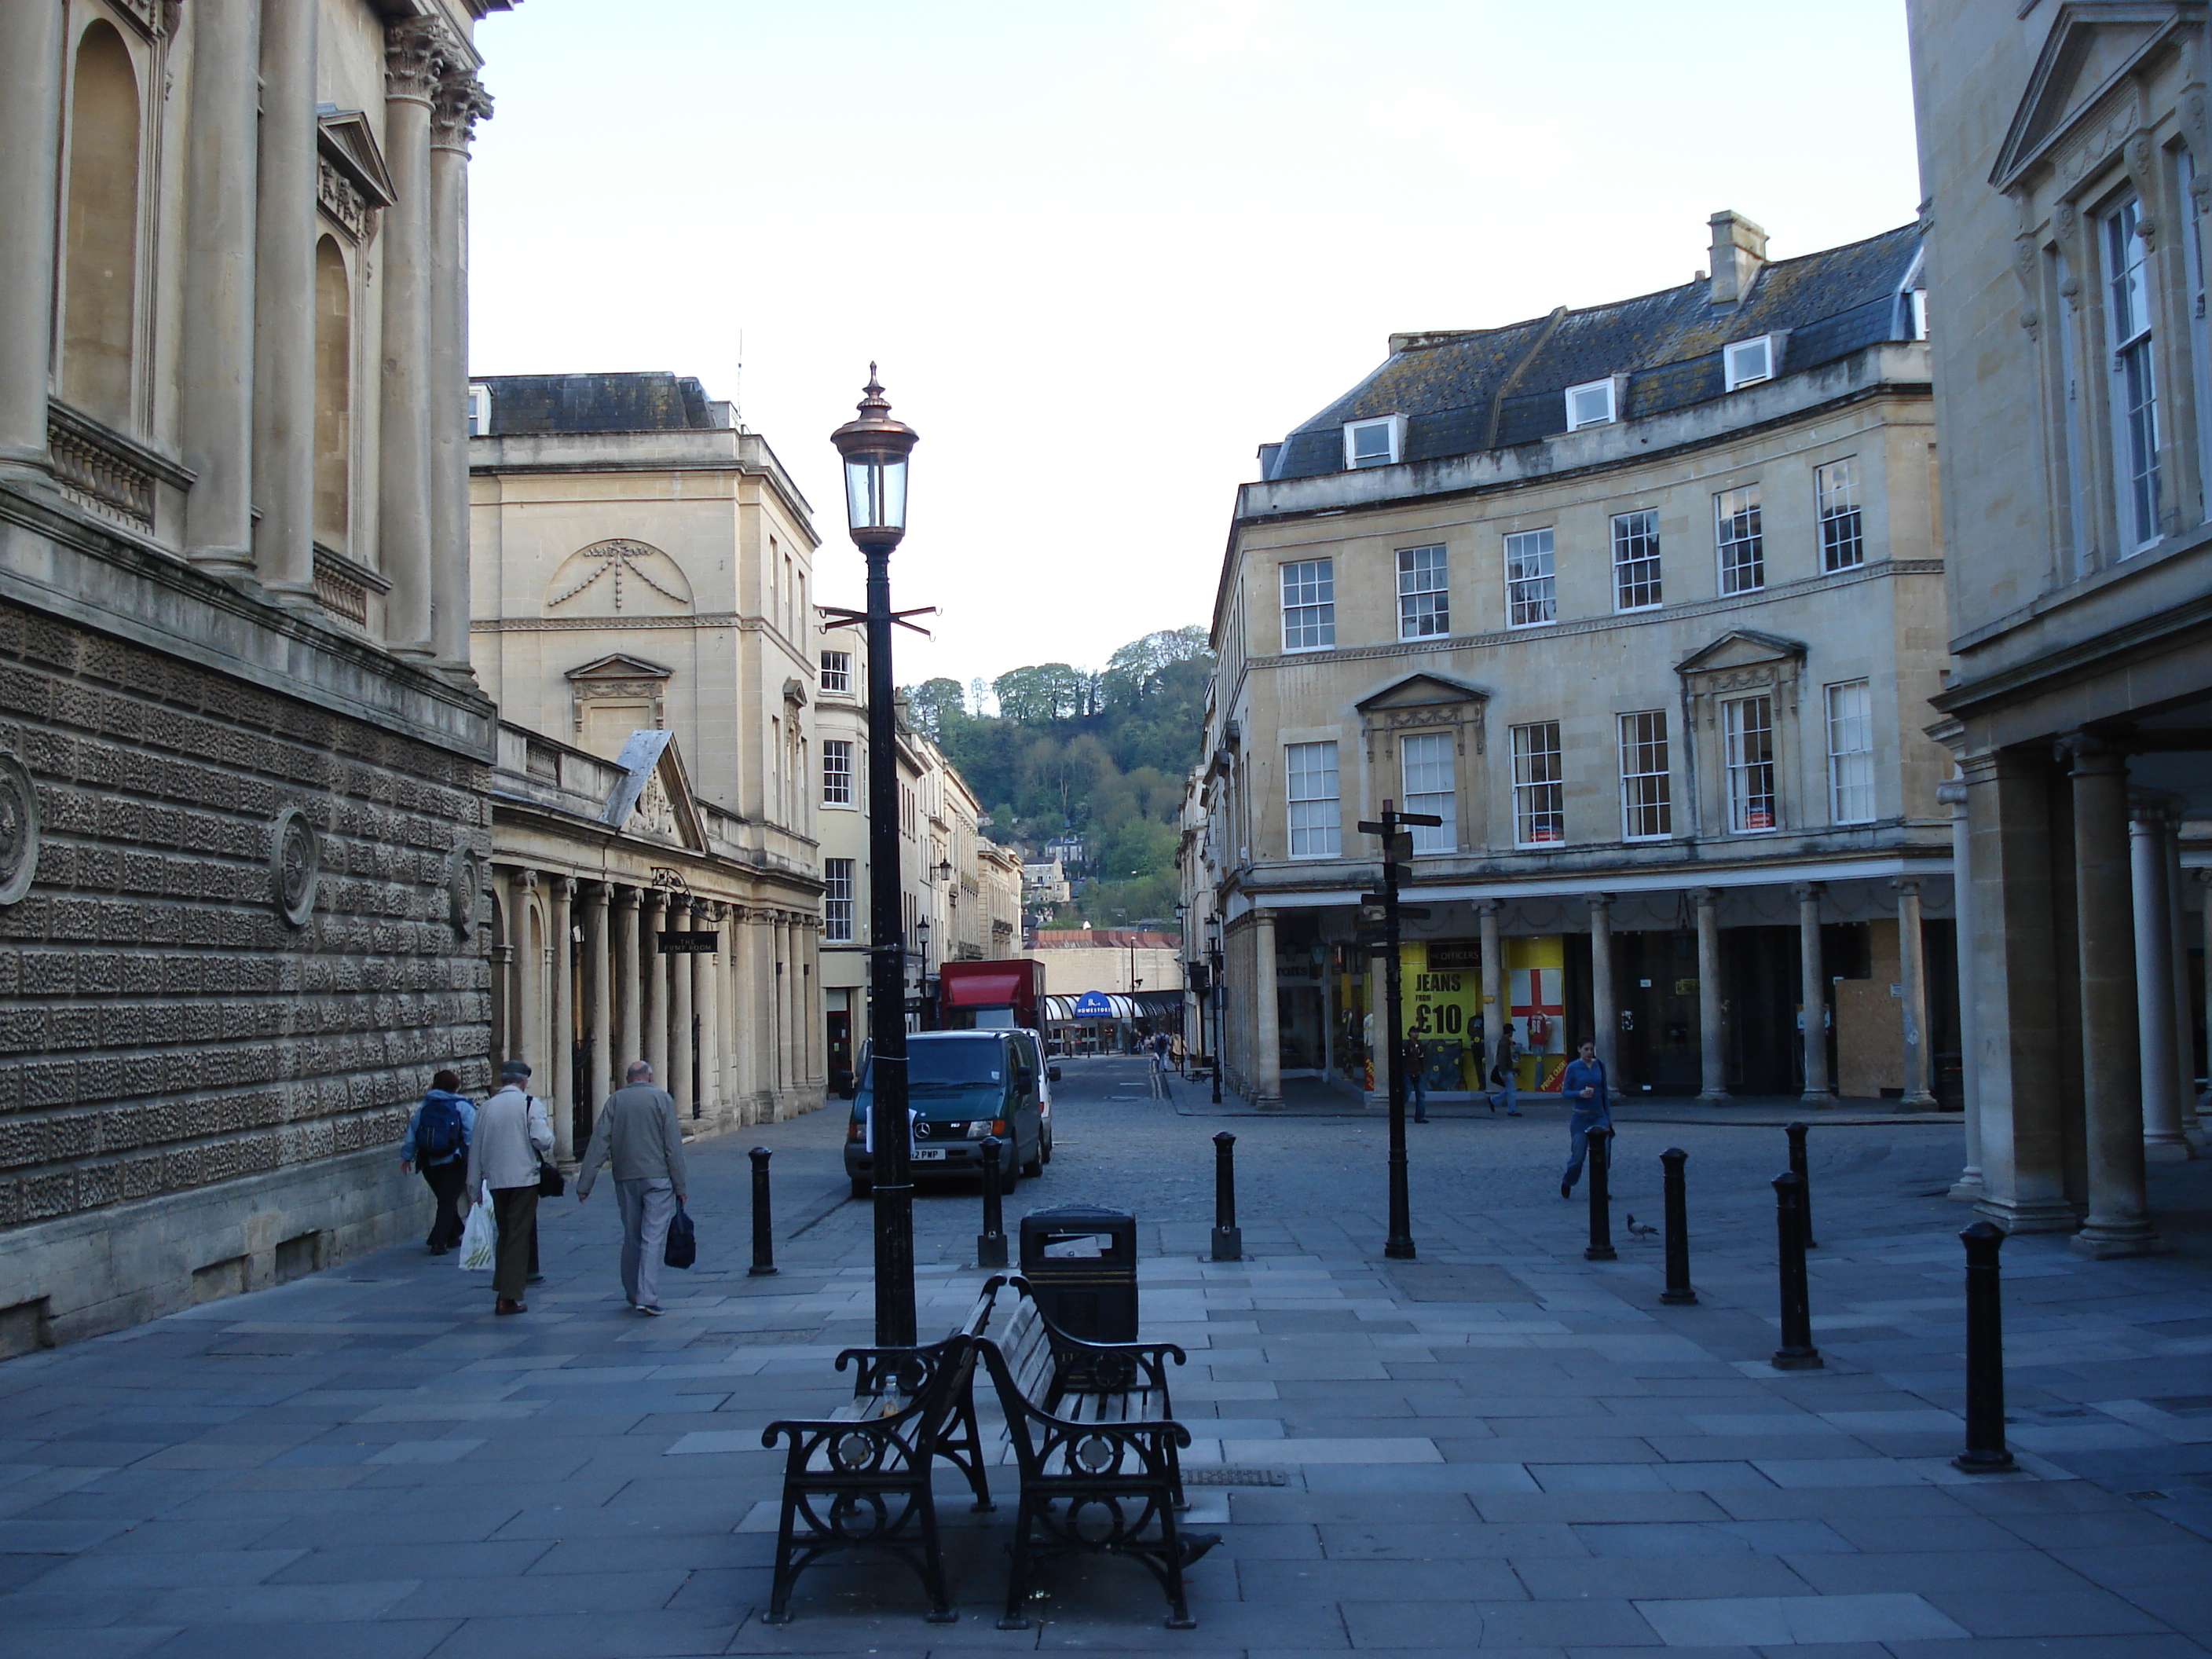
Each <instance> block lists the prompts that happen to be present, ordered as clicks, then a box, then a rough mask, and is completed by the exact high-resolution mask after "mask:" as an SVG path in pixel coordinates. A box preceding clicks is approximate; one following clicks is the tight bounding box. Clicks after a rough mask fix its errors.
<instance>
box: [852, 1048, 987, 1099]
mask: <svg viewBox="0 0 2212 1659" xmlns="http://www.w3.org/2000/svg"><path fill="white" fill-rule="evenodd" d="M1005 1066H1006V1048H1005V1045H1004V1044H1002V1043H1001V1042H1000V1041H999V1039H998V1038H996V1037H985V1038H981V1039H978V1040H975V1041H972V1042H917V1043H915V1044H914V1045H913V1046H912V1047H910V1048H908V1050H907V1059H906V1079H907V1085H906V1086H907V1094H908V1097H909V1098H911V1099H913V1100H915V1101H917V1102H919V1101H921V1100H922V1099H924V1098H927V1097H943V1096H947V1095H954V1094H967V1093H970V1092H973V1091H979V1090H980V1091H992V1092H996V1091H998V1090H999V1089H1000V1087H1001V1086H1002V1085H1003V1083H1004V1080H1005V1078H1006V1071H1005ZM875 1071H876V1067H875V1062H874V1060H870V1061H869V1062H868V1066H867V1069H866V1071H864V1072H863V1073H861V1074H860V1092H861V1093H862V1094H867V1095H872V1094H873V1093H874V1092H875Z"/></svg>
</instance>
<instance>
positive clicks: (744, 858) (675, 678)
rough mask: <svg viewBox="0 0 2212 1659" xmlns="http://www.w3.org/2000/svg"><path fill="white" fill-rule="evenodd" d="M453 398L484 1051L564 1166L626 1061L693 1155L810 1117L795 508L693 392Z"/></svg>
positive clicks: (639, 382) (588, 382)
mask: <svg viewBox="0 0 2212 1659" xmlns="http://www.w3.org/2000/svg"><path fill="white" fill-rule="evenodd" d="M469 402H470V419H471V424H472V426H473V428H474V435H473V436H471V438H470V439H469V440H468V445H469V452H470V473H471V494H472V507H471V513H472V518H471V544H472V547H473V556H474V561H475V572H476V581H475V586H474V590H473V591H474V592H475V595H476V617H475V620H474V622H473V623H472V624H471V639H472V641H473V645H474V648H475V657H476V663H477V672H478V673H479V675H480V676H481V677H482V678H483V683H484V684H485V686H486V688H487V689H488V690H490V691H491V692H492V694H493V695H494V696H495V697H496V698H497V699H498V700H499V704H500V710H501V714H502V716H503V717H504V719H503V723H502V725H501V733H500V754H499V767H498V770H497V772H496V773H495V776H494V778H493V783H492V803H493V807H492V866H493V888H494V894H495V912H494V923H493V932H494V936H495V945H494V947H493V951H492V957H493V989H494V1003H495V1040H494V1048H495V1052H496V1053H498V1054H501V1055H513V1056H516V1057H519V1058H522V1059H526V1060H529V1061H530V1062H531V1063H532V1065H533V1066H537V1067H538V1068H539V1070H538V1077H539V1079H541V1080H542V1081H543V1082H544V1089H543V1090H542V1092H544V1093H545V1094H547V1095H549V1096H551V1097H556V1100H557V1102H558V1103H560V1104H561V1105H562V1107H563V1108H564V1109H562V1110H559V1111H556V1119H557V1120H558V1122H557V1123H556V1133H557V1134H558V1135H559V1137H560V1139H562V1143H563V1146H564V1149H572V1148H580V1146H581V1145H582V1142H583V1136H584V1135H585V1134H586V1133H587V1132H588V1119H589V1114H590V1112H591V1110H592V1108H593V1107H594V1106H596V1105H597V1103H599V1101H601V1100H602V1099H604V1098H605V1095H606V1093H607V1091H608V1090H609V1089H610V1088H611V1087H618V1086H620V1083H621V1077H622V1068H623V1066H626V1065H628V1063H629V1061H630V1060H635V1059H640V1058H643V1059H648V1060H653V1063H654V1073H655V1075H656V1076H658V1077H659V1079H661V1080H662V1082H663V1084H664V1085H665V1087H667V1088H668V1090H669V1091H670V1092H671V1094H673V1095H674V1096H675V1097H676V1100H677V1103H678V1109H679V1111H681V1112H682V1113H683V1115H684V1116H685V1117H686V1118H687V1119H689V1120H690V1121H694V1122H695V1123H696V1124H697V1125H698V1126H699V1127H700V1128H701V1129H702V1131H706V1130H712V1129H715V1128H722V1127H734V1126H736V1125H739V1124H747V1123H756V1122H763V1121H775V1120H776V1119H779V1118H783V1117H787V1116H790V1115H794V1114H796V1113H798V1112H799V1111H803V1110H807V1109H811V1108H813V1107H815V1106H818V1105H819V1104H821V1102H822V1096H823V1087H824V1083H825V1079H826V1077H827V1071H826V1055H825V1052H824V1047H823V1041H822V1036H821V1033H822V1029H823V1028H822V1022H821V1019H820V1018H819V1014H818V1009H819V1006H820V1002H821V988H820V983H819V966H818V957H817V939H818V935H819V930H820V925H821V912H822V902H823V870H822V863H821V851H820V846H819V842H818V840H817V831H818V820H817V804H816V794H815V791H814V788H813V787H812V784H811V776H812V771H813V766H814V745H815V737H814V732H813V720H814V710H813V704H814V700H815V696H816V688H817V649H816V639H817V632H816V616H815V611H814V607H813V605H812V602H811V599H810V598H809V596H808V590H809V587H810V586H811V581H812V576H813V571H812V558H813V553H814V549H815V546H816V544H817V538H816V536H815V533H814V529H813V523H812V515H811V509H810V508H809V507H808V505H807V502H806V501H805V497H804V496H803V495H801V494H800V493H799V489H798V487H797V486H796V485H795V484H793V482H792V481H791V478H790V477H789V475H788V474H787V473H786V472H785V471H784V470H783V467H782V465H781V463H780V462H779V461H778V460H777V459H776V458H775V453H774V451H772V450H771V449H770V448H769V445H768V442H767V440H765V439H764V438H763V437H762V436H761V435H759V434H758V433H756V432H750V431H747V430H745V429H744V428H741V427H739V426H738V425H737V424H735V422H734V419H733V416H732V412H731V409H730V405H729V404H726V403H720V402H715V401H713V400H710V399H709V398H708V397H707V396H706V394H705V392H703V390H702V388H701V386H700V385H699V382H698V381H696V380H679V379H678V377H676V376H675V375H672V374H562V375H511V376H503V377H493V378H490V379H481V380H477V381H475V382H474V383H473V384H472V385H471V387H470V389H469ZM678 934H683V935H690V936H691V937H690V938H689V939H685V940H684V941H683V943H684V945H686V946H688V947H690V948H687V949H684V950H681V951H671V950H667V949H665V948H664V947H665V945H673V944H675V943H677V941H676V940H675V939H673V938H668V939H663V937H662V936H663V935H671V936H672V935H678Z"/></svg>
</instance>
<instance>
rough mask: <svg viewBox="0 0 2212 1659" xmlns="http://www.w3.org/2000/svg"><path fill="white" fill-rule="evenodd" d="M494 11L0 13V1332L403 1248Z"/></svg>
mask: <svg viewBox="0 0 2212 1659" xmlns="http://www.w3.org/2000/svg"><path fill="white" fill-rule="evenodd" d="M489 9H503V7H499V6H497V5H496V4H495V0H469V3H460V0H437V3H424V4H419V5H414V6H407V7H392V6H379V5H373V4H370V3H367V0H330V3H325V4H321V5H301V4H295V3H290V0H261V3H255V0H207V3H194V4H186V5H179V4H168V5H135V4H121V3H109V0H26V3H23V4H20V5H10V6H7V7H4V8H0V1048H4V1053H0V1352H6V1351H10V1350H13V1349H16V1348H20V1347H22V1346H30V1345H33V1344H36V1343H40V1342H48V1341H54V1340H67V1339H70V1338H73V1337H77V1336H82V1335H86V1334H92V1333H94V1332H98V1331H101V1330H105V1329H109V1328H113V1327H115V1326H118V1325H120V1324H124V1323H126V1322H131V1321H132V1320H136V1319H139V1318H143V1317H145V1316H149V1315H150V1314H154V1313H158V1312H161V1311H165V1310H169V1309H172V1308H174V1307H177V1306H179V1305H184V1304H189V1303H191V1302H192V1301H194V1300H204V1299H206V1298H208V1297H212V1296H217V1295H222V1294H225V1293H228V1292H229V1291H237V1290H240V1289H244V1288H246V1287H249V1286H251V1285H258V1284H263V1283H266V1282H269V1281H270V1279H282V1278H284V1277H287V1276H289V1275H291V1274H294V1273H299V1272H303V1271H307V1270H309V1269H312V1268H313V1267H317V1266H319V1265H321V1264H323V1263H325V1262H327V1261H331V1260H335V1259H336V1258H337V1257H338V1256H339V1255H343V1254H345V1253H346V1252H348V1251H350V1250H353V1249H358V1248H364V1247H368V1246H372V1245H377V1244H381V1243H387V1242H390V1241H391V1240H392V1239H393V1238H395V1237H399V1236H401V1235H402V1234H403V1233H404V1232H406V1231H412V1230H413V1229H414V1228H415V1227H416V1225H418V1222H419V1220H420V1217H419V1215H418V1213H417V1212H418V1211H419V1210H420V1207H421V1206H422V1201H423V1198H422V1190H421V1187H420V1183H419V1182H410V1181H409V1180H407V1179H406V1178H404V1177H403V1176H401V1175H400V1173H399V1171H398V1168H397V1165H396V1163H395V1162H394V1160H393V1159H392V1156H391V1149H392V1143H393V1142H394V1141H395V1139H397V1136H398V1132H399V1128H400V1126H401V1124H402V1122H403V1121H404V1114H405V1112H406V1110H407V1109H408V1107H409V1106H410V1104H411V1103H412V1102H413V1101H414V1100H415V1099H416V1097H419V1095H420V1093H421V1091H422V1088H423V1087H424V1086H425V1085H426V1084H427V1083H428V1079H429V1076H430V1073H432V1071H434V1070H435V1069H436V1068H437V1067H439V1066H449V1065H451V1066H459V1068H460V1069H461V1070H462V1072H463V1073H464V1074H465V1076H466V1077H468V1078H469V1079H471V1081H473V1082H477V1083H481V1082H483V1081H484V1080H485V1078H486V1074H485V1066H484V1056H485V1042H486V1036H487V1025H488V1014H489V1005H488V999H487V997H486V995H485V990H486V981H485V973H486V964H485V962H484V959H483V949H484V935H483V921H484V915H485V905H484V902H483V886H484V876H485V869H486V860H487V857H488V854H489V851H490V836H489V810H488V805H487V800H486V784H487V778H488V774H489V763H490V761H491V759H492V753H493V748H492V710H491V706H490V704H489V702H487V701H486V700H485V698H484V697H483V695H482V694H481V692H480V691H478V690H477V688H476V685H475V683H474V681H473V679H472V678H471V677H470V675H469V673H468V671H467V665H466V662H465V631H464V630H465V621H466V615H467V600H466V592H467V580H468V570H467V562H466V559H465V547H464V546H463V545H462V544H461V541H460V539H459V538H457V537H456V536H454V535H453V524H454V523H455V522H456V519H455V514H456V512H457V510H458V508H459V505H460V504H461V502H462V501H463V500H464V499H465V488H466V478H465V472H464V471H462V470H461V466H460V456H459V451H458V449H456V448H454V447H453V446H452V445H451V444H450V443H448V442H447V441H446V440H447V438H449V437H450V436H452V435H453V431H452V428H455V427H456V426H457V423H458V422H459V407H460V394H461V391H462V388H463V386H464V384H465V381H464V377H463V374H462V369H461V351H462V341H461V337H460V318H461V316H462V312H463V306H462V296H461V292H460V285H461V281H462V277H461V272H462V270H463V268H464V263H465V262H464V259H463V257H462V250H461V235H462V230H461V227H462V224H463V222H464V214H465V209H464V200H465V187H466V186H465V144H466V142H467V136H468V130H469V127H470V125H471V123H472V122H473V121H474V120H476V119H477V118H480V117H481V116H482V115H483V113H485V112H487V110H488V107H489V104H488V100H486V99H485V97H484V95H483V93H482V91H481V88H479V87H478V85H477V80H476V69H477V57H476V53H475V51H474V49H473V47H472V46H471V44H470V33H471V28H472V27H473V24H474V21H475V20H476V19H477V17H479V16H481V15H483V13H484V12H486V11H487V10H489ZM395 13H404V14H405V15H398V16H395V15H394V14H395ZM447 407H450V408H451V409H452V410H453V417H452V419H451V420H450V421H441V417H440V416H438V415H436V414H435V411H437V410H441V409H444V408H447Z"/></svg>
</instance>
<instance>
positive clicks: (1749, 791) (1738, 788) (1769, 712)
mask: <svg viewBox="0 0 2212 1659" xmlns="http://www.w3.org/2000/svg"><path fill="white" fill-rule="evenodd" d="M1721 751H1722V762H1723V765H1724V766H1725V767H1726V769H1727V771H1728V811H1729V833H1730V834H1732V835H1738V836H1747V835H1757V834H1760V833H1763V832H1764V831H1766V830H1769V829H1773V828H1774V827H1775V817H1774V699H1773V698H1771V697H1764V696H1762V697H1731V698H1729V700H1728V701H1727V702H1723V703H1722V704H1721Z"/></svg>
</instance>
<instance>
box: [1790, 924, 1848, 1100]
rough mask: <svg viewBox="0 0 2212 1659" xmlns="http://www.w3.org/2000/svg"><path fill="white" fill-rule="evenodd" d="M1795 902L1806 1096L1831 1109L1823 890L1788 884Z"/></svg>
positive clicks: (1833, 1094)
mask: <svg viewBox="0 0 2212 1659" xmlns="http://www.w3.org/2000/svg"><path fill="white" fill-rule="evenodd" d="M1825 891H1826V889H1825V888H1823V887H1822V886H1821V884H1820V883H1819V882H1817V881H1801V882H1796V883H1794V884H1791V886H1790V892H1791V893H1792V894H1793V895H1795V896H1796V900H1797V982H1798V987H1799V989H1798V1000H1799V1002H1800V1004H1801V1005H1802V1008H1803V1013H1802V1023H1803V1025H1804V1030H1803V1031H1802V1034H1801V1035H1802V1039H1803V1042H1804V1045H1805V1093H1804V1095H1803V1097H1802V1099H1803V1100H1804V1103H1805V1104H1806V1105H1808V1106H1833V1105H1835V1104H1836V1103H1837V1101H1836V1091H1834V1090H1833V1089H1832V1088H1830V1087H1829V1086H1828V977H1827V973H1826V969H1825V968H1823V966H1822V965H1821V962H1820V895H1821V894H1822V893H1823V892H1825Z"/></svg>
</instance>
